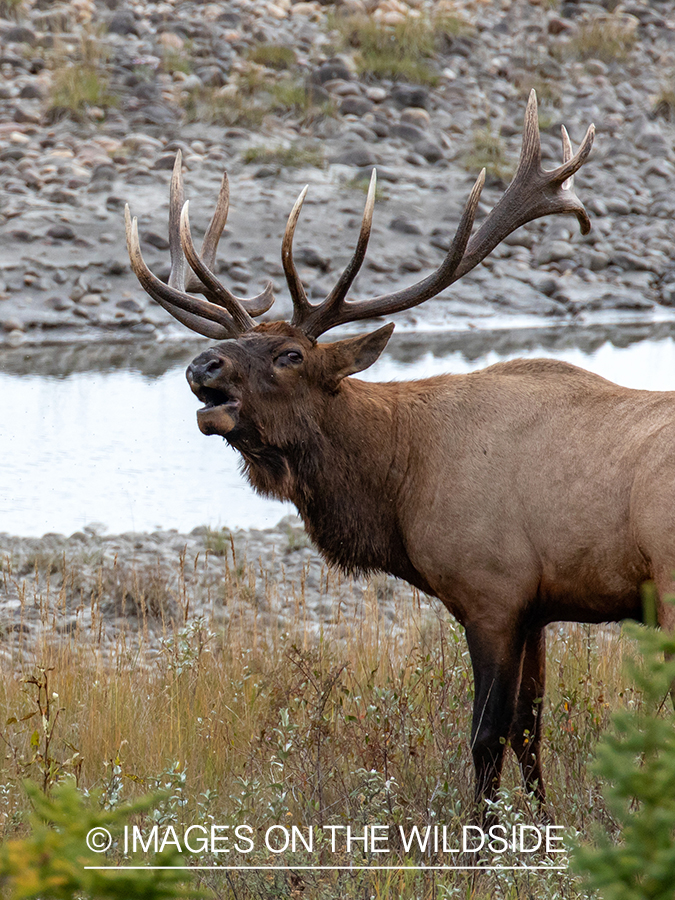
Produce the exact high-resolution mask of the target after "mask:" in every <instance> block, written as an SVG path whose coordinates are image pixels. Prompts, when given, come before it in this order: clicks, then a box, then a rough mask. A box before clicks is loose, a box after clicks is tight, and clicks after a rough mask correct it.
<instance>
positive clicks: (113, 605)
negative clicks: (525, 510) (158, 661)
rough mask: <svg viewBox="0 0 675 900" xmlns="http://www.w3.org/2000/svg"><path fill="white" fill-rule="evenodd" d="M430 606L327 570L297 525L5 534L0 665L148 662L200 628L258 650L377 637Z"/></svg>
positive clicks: (387, 586)
mask: <svg viewBox="0 0 675 900" xmlns="http://www.w3.org/2000/svg"><path fill="white" fill-rule="evenodd" d="M430 602H431V601H429V599H428V598H424V597H421V596H420V594H419V592H417V591H415V590H414V589H413V588H411V587H410V585H408V584H405V583H404V582H401V581H398V580H396V579H394V578H391V577H389V576H384V575H376V576H373V577H371V578H368V579H366V578H353V577H347V576H344V575H342V574H341V573H339V572H338V571H336V570H333V569H330V568H329V567H328V566H327V565H326V563H325V562H324V561H323V560H322V558H321V557H320V555H319V554H318V552H317V551H316V549H315V548H314V547H312V545H311V544H310V542H309V539H308V537H307V535H306V533H305V530H304V527H303V525H302V523H301V521H300V520H299V519H298V518H296V517H295V516H287V517H285V518H284V519H282V520H281V521H280V522H279V523H278V524H277V525H276V526H275V527H274V528H270V529H266V530H255V529H252V530H248V531H243V530H237V531H232V532H230V531H228V530H226V529H223V530H222V531H214V530H211V529H209V528H205V527H202V528H196V529H194V530H193V531H192V532H190V534H180V533H178V532H177V531H156V532H152V533H135V532H134V533H131V532H130V533H126V534H120V535H106V534H103V533H101V532H100V531H98V530H97V529H96V528H95V527H91V528H86V529H85V530H84V531H78V532H75V533H74V534H72V535H70V536H65V535H61V534H46V535H43V536H42V537H40V538H26V537H13V536H10V535H8V534H4V533H0V655H2V656H4V657H5V658H7V659H11V660H17V659H19V658H20V659H21V660H23V661H24V662H25V661H26V660H28V661H31V660H32V661H38V660H39V659H40V658H41V655H42V656H44V654H45V648H49V647H50V646H51V647H53V646H54V644H55V643H56V644H58V643H59V642H61V641H63V640H65V641H67V642H68V641H70V640H71V639H73V638H76V639H77V643H78V645H79V646H81V647H86V646H91V645H98V646H101V645H103V646H104V648H107V650H106V652H109V653H113V654H114V653H115V652H121V650H120V647H121V646H123V647H124V648H125V652H126V651H128V650H129V648H130V647H133V646H138V644H139V642H141V643H142V644H143V645H144V647H145V648H146V649H149V650H150V652H151V655H150V657H149V658H152V653H153V652H157V651H159V650H161V648H162V646H165V645H166V642H167V640H175V639H176V635H177V634H181V633H183V632H185V630H186V629H187V630H190V629H194V628H195V627H199V628H203V629H204V630H205V631H209V632H213V631H215V632H220V633H227V632H228V631H230V630H232V629H239V630H243V631H244V632H246V633H247V634H249V635H251V636H253V635H259V636H260V638H261V639H262V640H268V639H270V637H271V636H274V635H277V636H278V635H284V634H286V635H291V636H296V635H298V634H301V635H302V634H305V635H308V634H309V635H317V634H318V633H319V632H320V631H321V630H322V629H323V628H327V627H330V628H331V635H332V636H333V638H339V637H340V636H341V635H342V634H343V633H344V630H345V629H348V628H350V627H353V626H354V624H355V623H356V625H357V626H358V623H359V622H360V621H362V619H363V617H364V616H365V615H367V614H368V613H370V615H371V621H377V622H378V623H379V626H378V627H382V628H385V629H387V630H389V629H396V628H400V627H404V626H405V621H406V619H405V616H403V615H401V610H402V609H405V608H407V607H409V606H410V604H412V603H414V604H416V606H417V607H418V608H419V606H420V604H422V606H423V607H424V608H425V609H431V608H432V607H433V606H434V605H435V601H433V602H432V607H429V603H430ZM373 614H374V617H373ZM120 640H122V644H120Z"/></svg>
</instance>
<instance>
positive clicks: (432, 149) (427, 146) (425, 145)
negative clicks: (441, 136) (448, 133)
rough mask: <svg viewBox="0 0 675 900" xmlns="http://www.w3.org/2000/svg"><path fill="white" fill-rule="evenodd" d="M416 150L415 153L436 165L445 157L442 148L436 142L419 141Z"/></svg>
mask: <svg viewBox="0 0 675 900" xmlns="http://www.w3.org/2000/svg"><path fill="white" fill-rule="evenodd" d="M414 150H415V153H418V154H419V155H420V156H423V157H424V159H426V161H427V162H429V163H436V162H438V161H439V160H440V159H443V158H444V156H445V154H444V153H443V150H442V148H441V147H440V146H439V145H438V144H437V143H436V142H435V141H430V140H427V139H424V140H422V141H418V142H417V143H416V144H415V146H414Z"/></svg>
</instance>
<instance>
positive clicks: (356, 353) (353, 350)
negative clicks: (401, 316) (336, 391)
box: [325, 322, 394, 388]
mask: <svg viewBox="0 0 675 900" xmlns="http://www.w3.org/2000/svg"><path fill="white" fill-rule="evenodd" d="M393 330H394V323H393V322H390V323H389V324H388V325H384V326H383V327H382V328H378V329H377V331H371V332H370V334H360V335H359V336H358V337H353V338H347V339H346V340H344V341H335V343H333V344H326V345H325V347H326V354H327V357H326V363H327V364H326V376H327V378H328V381H329V382H330V384H331V386H332V387H334V388H336V387H337V386H338V384H339V383H340V382H341V381H342V379H343V378H346V377H347V375H354V373H355V372H363V370H364V369H367V368H368V366H372V364H373V363H374V362H375V360H376V359H377V358H378V357H379V355H380V354H381V353H382V351H383V350H384V348H385V347H386V346H387V343H388V342H389V338H390V337H391V334H392V332H393Z"/></svg>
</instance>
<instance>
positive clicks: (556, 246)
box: [534, 241, 578, 266]
mask: <svg viewBox="0 0 675 900" xmlns="http://www.w3.org/2000/svg"><path fill="white" fill-rule="evenodd" d="M577 253H578V248H577V247H573V246H572V244H568V243H567V241H551V242H550V243H546V244H543V245H542V246H540V247H538V248H537V250H536V252H535V256H534V258H535V262H536V264H537V265H538V266H545V265H547V264H548V263H552V262H560V260H563V259H575V258H576V256H577Z"/></svg>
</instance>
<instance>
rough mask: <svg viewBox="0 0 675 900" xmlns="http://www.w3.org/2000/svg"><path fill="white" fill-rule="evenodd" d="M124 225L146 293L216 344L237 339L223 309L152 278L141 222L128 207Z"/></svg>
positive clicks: (235, 329) (153, 276) (134, 265)
mask: <svg viewBox="0 0 675 900" xmlns="http://www.w3.org/2000/svg"><path fill="white" fill-rule="evenodd" d="M124 221H125V229H126V237H127V250H128V251H129V259H130V261H131V268H132V269H133V271H134V274H135V275H136V277H137V278H138V280H139V282H140V284H141V287H142V288H143V290H144V291H146V293H148V294H149V295H150V296H151V297H152V298H153V300H156V301H157V303H159V305H160V306H163V307H164V309H166V310H167V312H170V313H171V315H172V316H174V317H175V318H176V319H178V321H179V322H182V323H183V325H187V327H188V328H190V329H191V330H192V331H196V332H198V333H199V334H203V335H204V336H205V337H209V338H214V339H216V340H223V339H224V338H231V337H237V335H238V334H239V333H240V331H239V329H238V328H237V327H236V326H235V323H234V321H233V319H232V316H230V315H229V313H227V312H226V311H225V310H224V309H223V308H222V307H220V306H216V304H214V303H209V301H208V300H202V299H201V298H200V297H193V296H192V295H190V294H187V293H185V292H184V291H180V290H178V289H177V288H174V287H171V286H170V285H168V284H164V282H163V281H160V279H159V278H157V276H156V275H153V273H152V272H151V271H150V269H149V268H148V266H147V264H146V262H145V260H144V259H143V254H142V253H141V245H140V241H139V240H138V220H137V219H136V217H135V216H134V218H133V219H132V218H131V212H130V211H129V204H128V203H127V204H126V206H125V208H124ZM205 320H206V321H205Z"/></svg>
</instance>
